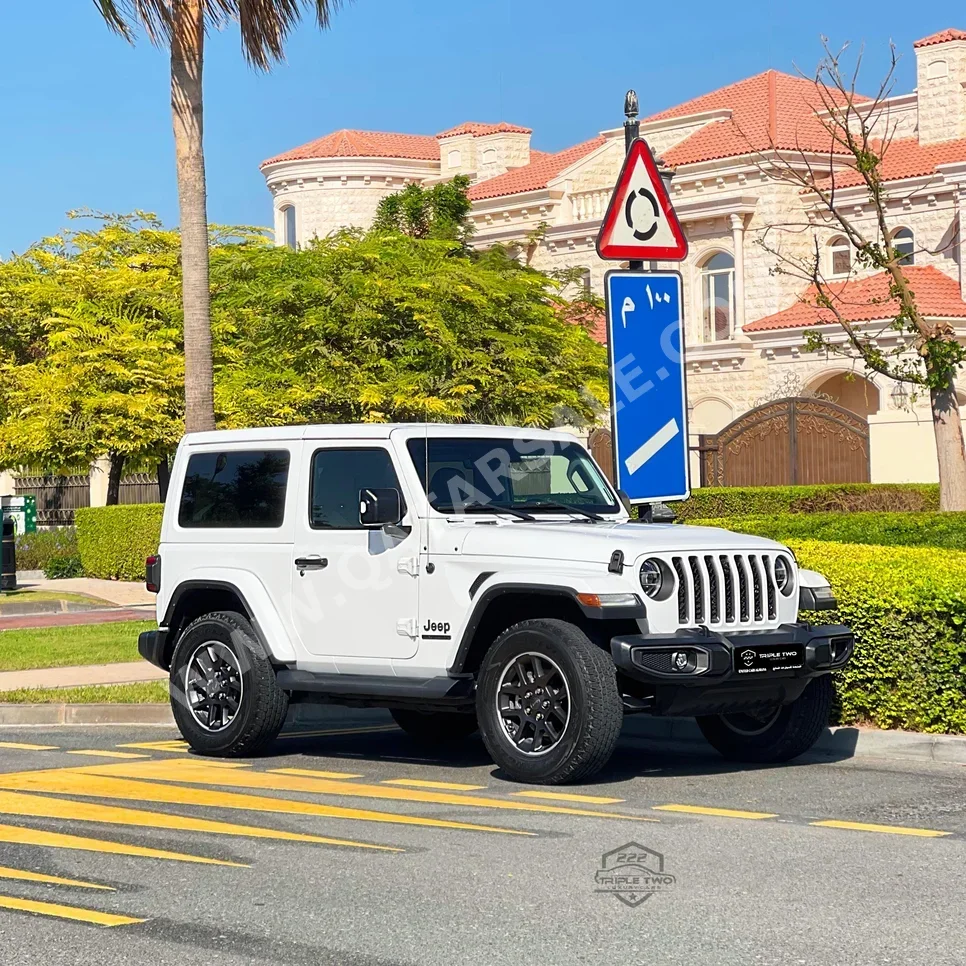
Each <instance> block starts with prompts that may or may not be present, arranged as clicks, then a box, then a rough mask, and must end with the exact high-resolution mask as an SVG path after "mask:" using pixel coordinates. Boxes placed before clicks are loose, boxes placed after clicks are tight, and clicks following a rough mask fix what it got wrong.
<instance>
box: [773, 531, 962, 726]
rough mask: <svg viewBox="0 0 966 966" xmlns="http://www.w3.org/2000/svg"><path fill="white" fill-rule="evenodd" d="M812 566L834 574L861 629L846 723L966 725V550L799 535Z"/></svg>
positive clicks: (846, 685)
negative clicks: (834, 540) (807, 538)
mask: <svg viewBox="0 0 966 966" xmlns="http://www.w3.org/2000/svg"><path fill="white" fill-rule="evenodd" d="M790 546H791V548H792V550H794V551H795V555H796V556H797V558H798V562H799V564H800V565H801V566H802V567H807V568H808V569H810V570H817V571H819V572H820V573H822V574H824V575H825V576H826V577H827V578H828V579H829V582H830V583H831V585H832V589H833V591H834V592H835V595H836V597H837V598H838V601H839V610H838V613H837V614H829V613H819V614H814V615H809V616H811V617H812V618H813V619H814V621H815V622H816V623H829V622H830V621H841V622H842V623H844V624H848V625H849V626H850V627H851V628H852V630H853V631H854V632H855V635H856V641H857V643H856V649H855V656H854V657H853V658H852V661H851V662H850V664H849V665H848V666H847V667H846V668H845V669H844V670H842V671H840V672H838V673H837V674H836V675H835V678H836V692H837V694H838V699H839V704H840V720H841V722H842V723H845V724H851V723H856V722H857V723H871V724H874V725H876V726H878V727H880V728H906V729H909V730H911V731H926V732H951V733H956V734H963V733H966V592H964V591H966V553H960V552H957V551H952V550H933V549H925V548H919V547H889V548H888V549H886V548H884V547H880V546H868V545H861V544H843V543H826V542H819V541H798V540H793V541H791V543H790Z"/></svg>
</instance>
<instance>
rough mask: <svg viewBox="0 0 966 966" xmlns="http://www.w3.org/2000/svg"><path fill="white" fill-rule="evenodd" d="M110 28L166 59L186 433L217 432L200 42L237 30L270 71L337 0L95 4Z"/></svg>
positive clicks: (323, 22) (248, 54)
mask: <svg viewBox="0 0 966 966" xmlns="http://www.w3.org/2000/svg"><path fill="white" fill-rule="evenodd" d="M94 4H95V6H96V7H97V9H98V10H99V11H100V13H101V16H103V18H104V20H105V21H106V23H107V25H108V26H109V27H110V28H111V29H112V30H114V31H115V32H116V33H118V34H120V35H121V36H122V37H124V38H125V39H126V40H128V41H131V42H133V41H134V39H135V37H136V35H137V33H138V31H139V30H141V31H143V32H144V33H145V34H146V35H147V36H148V38H149V39H150V40H151V41H152V43H155V44H157V45H158V46H160V47H166V48H167V49H168V50H169V51H170V53H171V117H172V122H173V126H174V146H175V159H176V163H177V174H178V200H179V205H180V211H181V234H182V240H183V246H184V251H183V259H184V276H183V280H182V282H183V284H182V293H183V305H184V332H185V339H184V341H185V356H186V359H185V362H186V397H187V428H188V430H189V431H196V430H206V429H214V428H215V413H214V408H213V402H212V399H213V390H212V385H213V368H212V366H213V363H212V350H211V341H212V333H211V320H210V304H209V287H208V271H209V262H208V213H207V189H206V185H205V157H204V146H203V129H204V101H203V97H202V78H203V72H204V53H205V36H206V34H207V33H208V31H210V30H218V29H222V28H224V27H226V26H228V25H229V24H230V23H232V22H237V23H238V24H239V28H240V34H241V46H242V53H243V54H244V56H245V59H246V60H247V61H248V62H249V63H250V64H251V65H252V66H253V67H255V68H256V69H257V70H265V71H267V70H270V69H271V67H272V66H273V65H274V64H276V63H277V62H278V61H280V60H281V59H282V57H283V55H284V50H285V41H286V39H287V38H288V35H289V33H290V32H291V30H292V29H293V27H295V26H296V25H297V24H298V23H299V21H300V20H301V18H302V16H303V13H304V11H305V9H306V8H309V9H311V10H313V11H314V13H315V19H316V22H317V23H318V25H319V27H320V28H321V29H325V28H326V27H328V26H329V22H330V19H331V16H332V14H333V12H334V11H335V10H336V9H337V7H338V6H339V0H94Z"/></svg>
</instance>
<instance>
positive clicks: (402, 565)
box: [396, 557, 419, 577]
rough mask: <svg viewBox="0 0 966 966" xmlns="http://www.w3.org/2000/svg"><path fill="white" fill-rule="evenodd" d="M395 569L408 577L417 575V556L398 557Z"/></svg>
mask: <svg viewBox="0 0 966 966" xmlns="http://www.w3.org/2000/svg"><path fill="white" fill-rule="evenodd" d="M396 570H398V571H399V572H400V573H401V574H409V576H410V577H418V576H419V557H400V558H399V559H398V560H397V561H396Z"/></svg>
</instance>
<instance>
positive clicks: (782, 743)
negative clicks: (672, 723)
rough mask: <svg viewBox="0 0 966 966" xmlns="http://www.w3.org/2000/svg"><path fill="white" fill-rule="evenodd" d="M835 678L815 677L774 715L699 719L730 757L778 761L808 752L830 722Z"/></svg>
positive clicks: (715, 745)
mask: <svg viewBox="0 0 966 966" xmlns="http://www.w3.org/2000/svg"><path fill="white" fill-rule="evenodd" d="M831 707H832V678H831V675H829V674H823V675H822V676H821V677H818V678H814V679H813V680H812V681H810V682H809V684H808V685H807V686H806V688H805V690H804V691H803V692H802V693H801V695H800V696H799V697H798V698H796V699H795V700H794V701H793V702H792V703H791V704H787V705H785V706H784V707H781V708H778V709H777V711H776V712H774V713H773V714H772V715H767V716H763V717H760V718H756V717H755V716H753V715H748V714H713V715H705V716H702V717H699V718H698V719H697V722H698V727H699V728H700V729H701V733H702V734H703V735H704V737H705V738H706V739H707V740H708V743H709V744H710V745H711V746H712V747H713V748H715V749H716V750H717V751H718V752H719V753H720V754H721V755H723V756H724V757H725V758H727V759H728V760H729V761H742V762H751V763H753V764H774V763H777V762H783V761H791V759H792V758H797V757H798V756H799V755H803V754H805V752H806V751H808V750H809V749H810V748H811V747H812V746H813V745H814V744H815V742H816V741H818V739H819V738H820V737H821V735H822V732H823V731H824V730H825V729H826V727H827V726H828V719H829V711H830V709H831Z"/></svg>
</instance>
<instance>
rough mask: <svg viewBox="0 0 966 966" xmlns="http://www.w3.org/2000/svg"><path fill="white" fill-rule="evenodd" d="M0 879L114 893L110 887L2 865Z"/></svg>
mask: <svg viewBox="0 0 966 966" xmlns="http://www.w3.org/2000/svg"><path fill="white" fill-rule="evenodd" d="M0 879H19V880H21V881H22V882H44V883H46V884H47V885H63V886H77V887H78V888H80V889H104V890H105V891H106V892H113V891H114V890H113V889H112V888H111V887H110V886H106V885H95V884H94V883H93V882H81V881H79V880H78V879H64V878H62V877H61V876H59V875H45V874H44V873H43V872H30V871H28V870H27V869H11V868H9V867H8V866H6V865H0Z"/></svg>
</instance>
